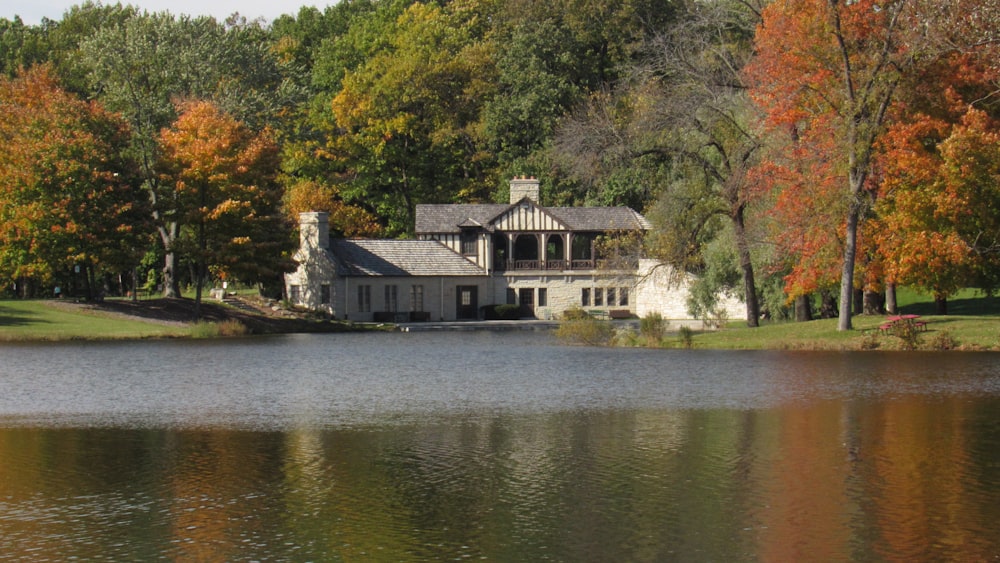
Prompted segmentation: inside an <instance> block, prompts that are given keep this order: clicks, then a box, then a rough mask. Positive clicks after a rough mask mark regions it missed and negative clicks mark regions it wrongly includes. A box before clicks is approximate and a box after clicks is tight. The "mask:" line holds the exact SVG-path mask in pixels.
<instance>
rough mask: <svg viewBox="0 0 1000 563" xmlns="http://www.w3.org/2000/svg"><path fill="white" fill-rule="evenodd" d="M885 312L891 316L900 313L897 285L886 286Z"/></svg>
mask: <svg viewBox="0 0 1000 563" xmlns="http://www.w3.org/2000/svg"><path fill="white" fill-rule="evenodd" d="M885 311H886V312H887V313H889V314H890V315H895V314H896V313H898V312H899V311H898V310H897V308H896V284H894V283H890V284H886V286H885Z"/></svg>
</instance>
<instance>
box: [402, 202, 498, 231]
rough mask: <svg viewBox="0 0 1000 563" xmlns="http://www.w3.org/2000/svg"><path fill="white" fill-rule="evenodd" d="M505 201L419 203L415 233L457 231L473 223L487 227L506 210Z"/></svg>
mask: <svg viewBox="0 0 1000 563" xmlns="http://www.w3.org/2000/svg"><path fill="white" fill-rule="evenodd" d="M509 207H510V205H508V204H506V203H456V204H421V205H418V206H417V213H416V219H417V220H416V232H417V233H457V232H460V231H461V230H462V227H463V226H467V225H470V224H471V223H474V224H476V225H481V226H484V227H485V228H487V229H489V222H490V221H492V220H493V218H494V217H496V216H497V215H500V214H501V213H503V212H504V211H506V210H507V209H508V208H509Z"/></svg>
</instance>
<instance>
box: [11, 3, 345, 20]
mask: <svg viewBox="0 0 1000 563" xmlns="http://www.w3.org/2000/svg"><path fill="white" fill-rule="evenodd" d="M83 2H84V0H0V18H5V19H8V20H13V19H14V16H21V20H22V21H24V23H25V24H26V25H38V24H39V23H41V21H42V18H43V17H45V18H48V19H50V20H56V21H58V20H61V19H62V17H63V13H65V12H66V10H68V9H69V8H70V7H71V6H74V5H78V4H82V3H83ZM117 3H118V0H105V1H102V2H101V4H104V5H108V4H117ZM121 3H122V4H131V5H133V6H136V7H138V8H140V9H142V10H146V11H147V12H164V11H169V12H170V13H172V14H174V15H179V14H188V15H190V16H214V17H215V18H216V19H217V20H219V21H220V22H221V21H225V19H226V18H228V17H229V16H230V15H231V14H232V13H233V12H239V13H240V15H241V16H244V17H245V18H247V19H248V20H252V19H256V18H258V17H263V18H264V20H266V21H267V22H268V23H270V22H271V21H273V20H274V19H275V18H277V17H278V16H280V15H282V14H296V13H298V11H299V7H300V6H316V7H317V8H320V9H323V8H324V7H326V6H327V5H330V4H335V3H336V0H330V1H324V0H299V1H293V2H281V1H275V0H131V1H129V0H122V1H121Z"/></svg>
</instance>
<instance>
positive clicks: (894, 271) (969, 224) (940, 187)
mask: <svg viewBox="0 0 1000 563" xmlns="http://www.w3.org/2000/svg"><path fill="white" fill-rule="evenodd" d="M916 117H919V119H918V118H914V119H912V120H911V121H910V122H908V123H905V124H899V125H897V126H895V127H893V128H892V129H891V130H890V131H889V133H888V134H887V138H886V145H887V146H888V147H889V148H888V149H887V150H886V151H885V154H884V157H883V159H882V161H883V167H884V175H885V178H886V180H885V182H884V185H883V193H884V195H883V196H882V197H881V198H880V199H879V202H878V206H877V207H876V210H877V225H878V227H879V229H878V236H879V243H880V245H879V247H880V250H881V252H882V255H883V256H884V257H885V262H886V264H887V270H888V271H887V274H888V275H889V276H890V279H892V280H893V281H897V282H899V283H902V284H907V285H913V286H915V287H918V288H920V289H924V290H926V291H929V292H930V293H931V294H932V295H933V296H934V300H935V302H936V303H937V306H938V312H939V314H945V313H946V312H947V308H946V300H947V298H948V296H949V295H950V294H952V293H953V292H955V291H956V290H958V289H960V288H962V287H967V286H969V285H973V284H975V285H979V286H980V287H984V288H986V289H989V290H992V289H993V288H994V287H995V283H996V281H995V279H996V274H995V272H996V271H997V270H996V269H997V266H998V265H1000V260H998V258H1000V211H998V209H997V206H996V203H995V202H996V201H998V198H1000V123H998V122H997V121H996V120H993V119H990V118H989V117H988V116H987V115H986V113H985V112H983V111H981V110H977V109H973V108H967V109H966V111H965V112H964V113H963V114H962V116H961V118H960V121H959V122H958V123H955V124H954V125H952V124H950V123H948V122H946V121H945V120H943V119H936V118H931V117H930V116H927V115H922V116H916Z"/></svg>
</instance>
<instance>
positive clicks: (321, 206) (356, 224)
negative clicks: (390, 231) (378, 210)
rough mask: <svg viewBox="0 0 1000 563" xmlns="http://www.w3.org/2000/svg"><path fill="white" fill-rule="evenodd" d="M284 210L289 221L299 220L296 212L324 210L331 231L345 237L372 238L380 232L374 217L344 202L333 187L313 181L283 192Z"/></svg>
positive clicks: (306, 181) (304, 182)
mask: <svg viewBox="0 0 1000 563" xmlns="http://www.w3.org/2000/svg"><path fill="white" fill-rule="evenodd" d="M285 210H286V212H287V213H288V216H289V219H290V220H292V221H295V220H297V219H298V216H299V213H304V212H309V211H326V212H327V213H329V214H330V230H331V232H332V233H338V234H340V235H342V236H346V237H373V236H377V235H378V234H379V233H380V232H381V230H382V227H381V225H379V223H378V218H377V217H375V215H373V214H372V213H369V212H368V211H366V210H365V209H362V208H361V207H358V206H357V205H351V204H349V203H346V202H345V201H344V200H343V198H341V197H340V191H339V189H338V188H337V187H336V186H331V185H327V184H322V183H320V182H316V181H314V180H299V181H297V182H295V183H294V184H292V185H291V186H289V187H288V188H287V189H286V191H285Z"/></svg>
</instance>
